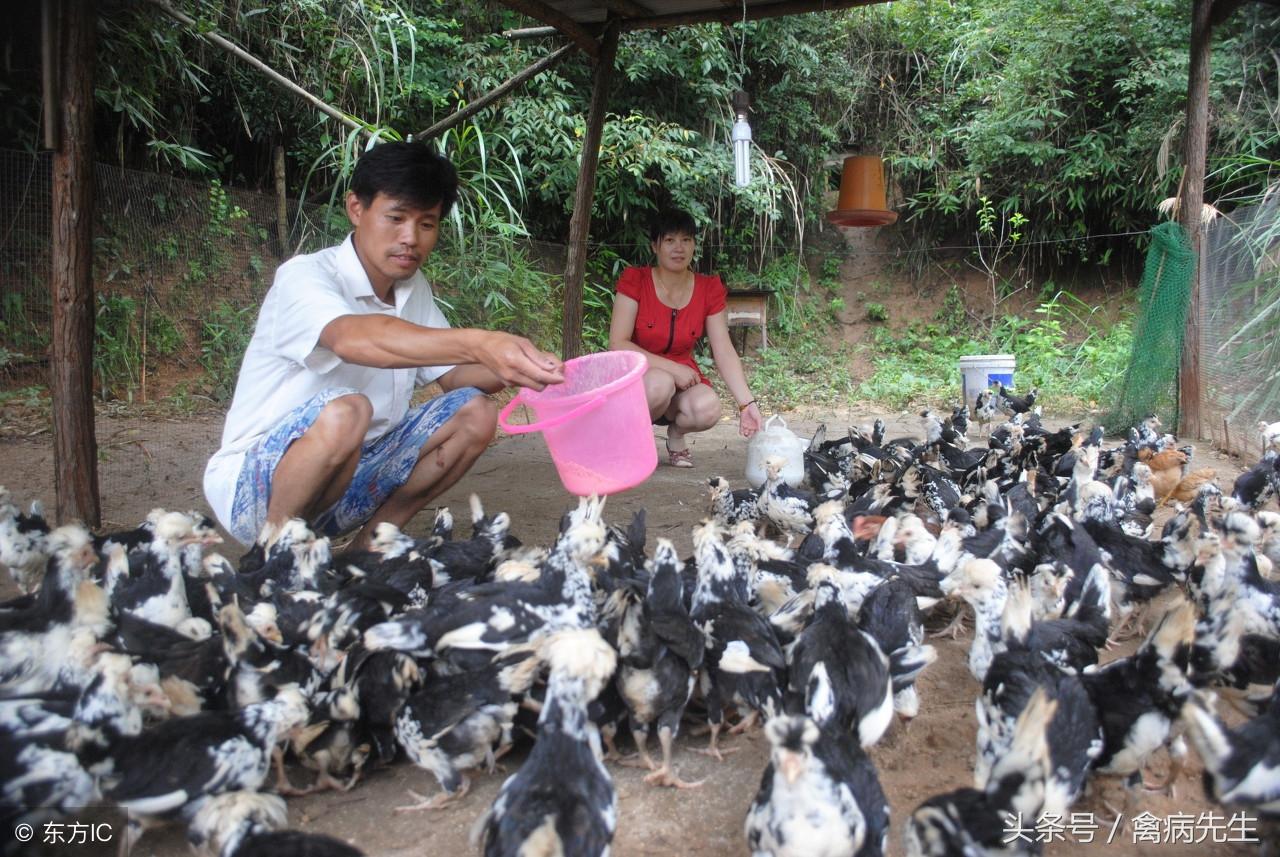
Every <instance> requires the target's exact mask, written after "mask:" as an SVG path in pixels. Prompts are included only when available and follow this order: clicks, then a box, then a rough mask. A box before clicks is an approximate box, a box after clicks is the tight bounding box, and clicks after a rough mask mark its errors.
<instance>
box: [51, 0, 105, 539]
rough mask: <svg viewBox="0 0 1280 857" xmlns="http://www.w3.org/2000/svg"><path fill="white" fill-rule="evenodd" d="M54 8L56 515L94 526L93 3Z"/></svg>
mask: <svg viewBox="0 0 1280 857" xmlns="http://www.w3.org/2000/svg"><path fill="white" fill-rule="evenodd" d="M50 2H53V0H50ZM54 14H55V17H56V19H57V21H58V30H59V34H60V37H59V44H60V46H61V57H60V68H59V71H58V75H57V79H58V81H59V85H60V86H61V90H62V91H61V93H60V98H59V99H58V104H59V107H58V110H59V114H60V115H59V125H60V128H59V134H58V139H59V143H60V145H59V147H58V149H57V150H56V151H55V152H54V156H53V200H52V203H53V236H52V249H51V253H52V256H53V258H52V265H51V268H52V272H51V274H52V275H51V282H52V287H53V344H52V355H51V359H50V364H49V371H50V376H51V378H50V387H51V389H52V391H53V443H54V489H55V491H56V493H57V507H58V508H57V514H58V520H60V521H70V520H74V519H79V520H81V521H83V522H84V523H85V524H87V525H89V526H91V527H97V526H99V525H100V524H101V523H102V508H101V504H100V501H99V498H98V444H97V440H96V438H95V437H94V422H93V309H94V307H93V65H94V60H93V53H94V19H95V15H94V4H92V3H81V2H78V0H69V2H66V1H65V0H64V2H61V3H57V11H56V12H55V13H54Z"/></svg>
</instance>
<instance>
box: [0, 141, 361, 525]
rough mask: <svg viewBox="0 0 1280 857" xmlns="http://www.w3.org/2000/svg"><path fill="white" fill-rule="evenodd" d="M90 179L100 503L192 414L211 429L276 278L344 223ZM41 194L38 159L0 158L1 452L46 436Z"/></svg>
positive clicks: (240, 200)
mask: <svg viewBox="0 0 1280 857" xmlns="http://www.w3.org/2000/svg"><path fill="white" fill-rule="evenodd" d="M94 172H95V189H94V194H95V195H94V207H95V210H94V224H93V286H94V302H95V303H94V313H95V334H94V350H93V355H92V359H93V373H94V390H95V397H96V399H97V407H96V410H97V413H98V417H99V426H98V431H97V436H98V443H99V458H100V461H101V462H106V461H108V460H109V461H110V462H111V464H112V466H111V467H106V468H104V469H103V471H102V479H101V489H102V491H103V492H104V493H107V492H111V491H113V490H115V489H116V488H118V487H119V486H117V485H113V484H112V478H113V477H112V476H111V475H110V474H120V473H130V474H136V473H139V472H142V471H145V470H146V469H147V465H148V462H149V461H150V460H151V458H152V452H151V449H150V448H149V445H150V447H151V448H155V447H156V446H158V445H170V444H171V443H177V442H178V441H179V440H180V439H183V438H185V437H186V436H187V435H189V433H190V425H189V422H190V418H191V417H192V416H193V415H195V414H199V413H205V414H209V415H210V419H212V420H215V421H216V419H217V416H218V415H220V414H221V412H222V410H223V409H224V408H225V406H226V404H227V403H229V401H230V396H231V393H232V391H233V390H234V385H235V379H236V372H237V371H238V368H239V362H240V358H241V355H242V353H243V350H244V347H245V345H246V343H247V342H248V337H249V335H250V334H251V332H252V330H253V324H254V321H255V319H256V317H257V308H258V305H259V304H260V303H261V299H262V296H263V295H264V294H265V293H266V289H267V288H268V286H269V285H270V283H271V277H272V274H273V272H274V270H275V268H276V266H277V265H278V264H279V263H280V262H281V261H282V260H283V259H284V258H285V257H287V256H290V255H293V254H294V253H295V252H306V251H309V250H311V249H316V248H318V247H321V246H324V245H326V244H329V243H333V241H334V240H336V239H337V238H340V237H341V236H342V235H344V234H345V232H346V218H345V217H344V216H341V212H340V211H339V212H337V214H338V215H339V216H340V219H339V217H334V216H332V215H331V214H330V213H329V212H328V211H327V209H326V207H325V206H319V205H299V203H298V202H297V201H296V200H287V201H285V204H284V208H283V224H282V222H281V221H282V216H281V208H280V203H279V201H278V200H277V198H276V197H275V196H273V195H270V194H258V193H253V192H249V191H241V190H233V189H227V188H224V187H222V186H221V185H220V184H218V183H217V182H191V181H184V180H181V179H177V178H173V177H170V176H165V175H159V174H155V173H147V172H140V171H136V170H126V169H121V168H119V167H115V166H111V165H105V164H98V165H96V166H95V170H94ZM51 182H52V156H51V155H50V154H48V153H40V154H35V155H33V154H30V153H24V152H14V151H4V150H0V296H2V297H0V442H3V441H5V440H12V439H16V438H21V437H28V436H32V435H39V434H41V433H44V432H47V431H49V430H50V428H49V427H50V424H51V410H50V409H51V404H50V400H49V398H48V395H47V391H46V389H45V388H46V385H47V382H48V377H47V376H48V360H49V357H48V355H49V343H50V334H51V331H52V300H51V292H50V287H49V284H50V256H51V247H50V229H51V224H52V211H51V208H50V198H51ZM282 225H283V228H281V227H282ZM143 438H145V439H146V441H145V442H143V441H142V440H140V439H143ZM178 445H181V444H180V443H178ZM190 464H191V467H193V468H197V469H200V468H203V465H204V462H203V461H192V462H191V463H190ZM4 482H5V479H4V478H2V477H0V484H4ZM135 487H136V486H135ZM158 493H159V492H158V491H157V494H158ZM157 499H158V500H162V499H163V498H160V497H158V496H157Z"/></svg>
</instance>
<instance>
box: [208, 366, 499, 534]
mask: <svg viewBox="0 0 1280 857" xmlns="http://www.w3.org/2000/svg"><path fill="white" fill-rule="evenodd" d="M356 392H357V391H356V390H350V389H342V388H339V389H334V390H326V391H324V392H323V393H318V394H316V395H315V396H313V397H312V398H310V399H308V400H307V401H306V402H303V403H302V404H301V405H299V406H298V407H296V408H294V409H293V410H292V411H290V412H289V413H288V414H286V415H285V416H284V418H283V419H282V420H280V423H279V424H278V425H277V426H276V427H275V428H274V429H272V430H271V431H270V432H269V433H268V434H267V435H266V436H264V437H263V438H262V440H260V441H258V443H257V444H255V445H254V446H253V447H251V448H250V449H249V451H248V452H247V453H245V458H244V464H243V465H242V466H241V467H240V477H239V478H238V479H237V480H236V495H235V500H234V501H233V502H232V505H231V526H230V532H231V535H233V536H235V538H236V539H238V540H239V541H240V542H242V543H244V544H246V545H249V544H253V542H254V540H255V539H257V537H258V534H259V533H260V532H261V531H262V525H263V524H265V523H266V521H267V505H268V504H269V503H270V502H271V478H272V476H273V475H274V474H275V472H276V467H277V466H279V464H280V459H281V458H283V457H284V454H285V451H286V450H287V449H288V448H289V445H290V444H292V443H293V442H294V441H295V440H297V439H298V438H300V437H302V435H303V434H304V433H305V432H306V431H307V429H309V428H311V425H312V424H313V423H314V422H315V421H316V417H318V416H319V415H320V411H321V409H322V408H324V406H325V405H327V404H328V403H329V402H331V401H332V400H334V399H336V398H338V397H339V396H349V395H351V394H353V393H356ZM481 395H483V393H481V392H480V391H479V390H477V389H476V388H475V387H463V388H461V389H459V390H451V391H449V392H448V393H444V394H443V395H440V396H436V397H435V398H434V399H432V400H431V401H429V402H426V403H424V404H422V405H419V406H418V407H416V408H412V409H410V410H409V412H408V413H407V414H405V416H404V419H403V420H401V421H400V422H399V424H397V425H395V426H393V427H392V428H391V430H390V431H388V432H387V433H386V434H384V435H382V436H381V437H378V438H375V439H374V440H371V441H367V442H366V443H365V444H364V447H363V448H362V449H361V450H360V463H359V464H357V465H356V472H355V475H354V476H352V477H351V484H350V485H349V486H348V487H347V492H346V493H345V494H344V495H342V499H341V500H339V501H338V502H337V503H335V504H334V505H333V506H332V507H331V508H330V509H328V510H327V511H325V512H324V513H323V514H321V515H320V517H319V518H317V519H316V520H315V521H313V522H311V526H312V529H314V530H315V531H316V532H317V533H318V534H320V535H324V536H329V537H333V536H340V535H342V534H344V533H349V532H351V531H352V530H355V529H357V528H358V527H360V526H361V525H362V524H364V522H365V521H368V520H369V519H370V518H372V517H373V513H374V512H375V511H377V509H378V507H379V506H381V505H382V504H383V502H385V501H386V499H387V498H388V497H390V496H391V494H392V492H394V491H395V490H396V489H397V488H399V487H400V486H401V485H403V484H404V483H405V481H406V480H408V478H409V474H410V473H411V472H412V471H413V468H414V466H415V465H416V464H417V463H418V456H419V454H420V453H421V451H422V447H423V446H424V445H425V444H426V442H427V440H428V439H429V438H430V437H431V435H433V434H435V433H436V432H437V431H439V430H440V427H441V426H442V425H444V424H445V423H446V422H448V421H449V420H450V419H451V418H452V417H453V415H454V414H456V413H457V412H458V410H459V409H460V408H461V407H462V406H463V405H465V404H466V403H467V402H469V401H471V400H472V399H474V398H476V397H477V396H481Z"/></svg>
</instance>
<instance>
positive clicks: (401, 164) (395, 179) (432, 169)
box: [351, 142, 458, 217]
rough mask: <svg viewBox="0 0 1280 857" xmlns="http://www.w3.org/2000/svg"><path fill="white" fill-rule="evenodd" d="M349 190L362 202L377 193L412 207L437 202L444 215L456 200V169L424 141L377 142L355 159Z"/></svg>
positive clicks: (364, 202)
mask: <svg viewBox="0 0 1280 857" xmlns="http://www.w3.org/2000/svg"><path fill="white" fill-rule="evenodd" d="M351 192H352V193H354V194H355V195H356V198H357V199H359V200H360V204H361V205H364V206H369V205H372V204H373V198H374V197H375V196H377V195H378V194H380V193H381V194H385V195H387V196H389V197H391V198H392V199H394V200H398V201H400V202H404V203H407V204H408V205H412V206H413V207H415V208H423V209H426V208H431V207H432V206H434V205H435V204H436V203H440V216H441V217H444V216H445V215H446V214H448V213H449V211H450V210H451V209H452V208H453V204H454V203H455V202H457V201H458V171H457V170H456V169H454V167H453V164H452V163H450V161H449V159H448V158H446V157H445V156H444V155H441V154H438V153H436V152H435V151H434V150H433V149H432V148H431V147H429V146H427V145H426V144H425V143H401V142H388V143H379V144H378V145H376V146H374V147H373V148H372V149H370V150H369V151H367V152H365V153H364V154H363V155H361V156H360V159H359V160H357V161H356V168H355V171H354V172H353V173H352V174H351Z"/></svg>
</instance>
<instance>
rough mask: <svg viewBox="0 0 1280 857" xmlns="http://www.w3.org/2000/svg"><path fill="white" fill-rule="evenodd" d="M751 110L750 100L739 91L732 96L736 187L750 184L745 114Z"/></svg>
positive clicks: (734, 177) (749, 139)
mask: <svg viewBox="0 0 1280 857" xmlns="http://www.w3.org/2000/svg"><path fill="white" fill-rule="evenodd" d="M750 110H751V99H750V98H749V97H748V96H747V94H746V93H745V92H743V91H742V90H741V89H739V90H738V91H737V92H735V93H734V94H733V112H734V113H735V114H736V115H737V117H738V118H737V121H735V122H734V123H733V135H732V136H733V180H734V183H735V184H736V185H737V186H738V187H746V186H747V185H749V184H751V126H750V125H749V124H748V123H747V113H748V112H750Z"/></svg>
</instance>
